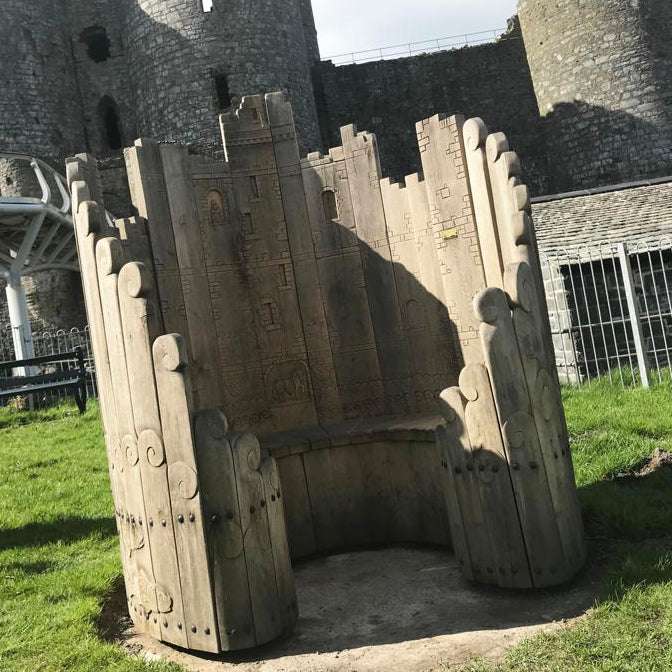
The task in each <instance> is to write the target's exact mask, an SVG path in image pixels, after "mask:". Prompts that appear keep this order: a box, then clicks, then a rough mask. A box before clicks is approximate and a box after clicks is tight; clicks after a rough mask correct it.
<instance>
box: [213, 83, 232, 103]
mask: <svg viewBox="0 0 672 672" xmlns="http://www.w3.org/2000/svg"><path fill="white" fill-rule="evenodd" d="M215 89H216V91H217V106H218V107H219V110H220V111H224V110H228V109H230V107H231V105H232V101H231V92H230V91H229V80H228V77H227V76H226V75H222V74H219V75H215Z"/></svg>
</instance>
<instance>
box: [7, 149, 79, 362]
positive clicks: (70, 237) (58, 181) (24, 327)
mask: <svg viewBox="0 0 672 672" xmlns="http://www.w3.org/2000/svg"><path fill="white" fill-rule="evenodd" d="M2 161H8V162H12V163H13V164H15V165H16V166H17V167H20V166H21V164H25V167H26V168H28V166H30V168H31V169H32V171H33V173H34V175H35V178H36V179H37V184H38V185H39V188H40V190H41V192H42V193H41V196H40V197H39V198H36V197H34V196H1V195H0V277H3V278H5V279H6V281H7V288H6V290H5V291H6V294H7V303H8V307H9V319H10V323H11V328H12V339H13V341H14V350H15V355H16V359H17V360H20V359H30V358H32V357H34V356H35V349H34V345H33V337H32V329H31V325H30V315H29V312H28V302H27V298H26V291H25V288H24V286H23V283H22V278H23V277H24V276H27V275H31V274H33V273H36V272H38V271H47V270H67V271H79V264H78V262H77V248H76V242H75V232H74V227H73V223H72V216H71V214H70V195H69V193H68V188H67V183H66V180H65V178H64V177H63V176H61V175H59V174H58V173H57V172H56V171H55V170H54V169H53V168H52V167H51V166H49V165H48V164H46V163H45V162H44V161H40V160H39V159H36V158H34V157H31V156H25V155H22V154H13V153H0V162H2ZM26 172H27V171H26ZM50 181H51V183H52V184H55V186H56V188H57V190H58V192H59V196H60V199H58V200H57V199H56V198H54V194H53V190H52V187H51V186H50ZM59 201H60V204H59Z"/></svg>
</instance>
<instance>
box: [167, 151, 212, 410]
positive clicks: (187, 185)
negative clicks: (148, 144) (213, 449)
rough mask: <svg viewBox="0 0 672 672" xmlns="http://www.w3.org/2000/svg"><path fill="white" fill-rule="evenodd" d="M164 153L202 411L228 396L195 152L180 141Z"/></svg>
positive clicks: (197, 400) (196, 392)
mask: <svg viewBox="0 0 672 672" xmlns="http://www.w3.org/2000/svg"><path fill="white" fill-rule="evenodd" d="M160 153H161V164H162V166H163V175H164V179H165V183H166V191H167V196H168V206H169V209H170V218H171V221H172V222H173V236H174V240H175V252H176V255H177V264H178V266H179V269H180V278H181V279H182V295H183V298H184V307H185V311H186V313H185V317H186V321H187V324H188V325H189V345H190V354H191V358H190V372H191V382H192V389H193V394H194V405H195V408H197V409H201V408H222V406H223V402H224V397H223V390H222V380H221V376H220V371H221V363H220V359H219V350H218V348H217V332H216V330H215V320H214V315H213V306H212V300H211V298H210V285H209V279H208V274H207V270H206V268H205V254H204V250H203V240H202V238H201V232H200V225H199V219H198V208H197V205H196V200H195V195H194V187H193V184H192V182H191V175H190V169H189V156H188V153H187V148H186V147H185V146H184V145H176V144H175V145H173V144H171V145H161V147H160Z"/></svg>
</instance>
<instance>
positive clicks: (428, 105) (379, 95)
mask: <svg viewBox="0 0 672 672" xmlns="http://www.w3.org/2000/svg"><path fill="white" fill-rule="evenodd" d="M316 81H317V88H318V104H319V107H320V116H321V123H322V126H323V134H324V136H325V140H326V141H327V143H328V144H329V145H331V146H333V145H335V144H337V142H338V135H339V128H340V127H341V126H344V125H345V124H348V123H355V124H357V125H358V126H359V127H360V128H368V129H370V130H371V131H374V132H375V133H376V136H377V138H378V144H379V148H380V155H381V161H382V163H383V165H384V166H385V167H386V169H387V170H388V171H389V175H390V176H391V177H394V178H401V177H402V176H403V175H406V174H408V173H412V172H415V171H417V170H419V169H420V155H419V154H418V152H417V147H416V138H415V133H414V131H413V129H414V125H415V123H416V122H417V121H418V119H422V118H423V117H428V116H430V115H432V114H435V113H437V112H442V113H446V114H454V113H456V112H459V113H460V114H465V115H466V116H479V117H482V118H483V119H485V120H486V122H487V123H488V126H489V127H490V128H492V129H493V130H497V131H503V132H505V133H506V134H507V136H508V137H509V138H510V139H511V141H512V143H513V144H514V145H515V146H516V148H517V149H518V153H519V155H520V157H521V161H522V163H523V170H524V173H525V177H526V180H527V182H528V184H529V185H530V188H531V189H533V191H534V192H536V193H544V192H545V191H546V180H545V175H546V165H545V161H546V155H545V152H544V148H543V143H541V142H540V121H539V115H538V112H537V101H536V98H535V95H534V88H533V84H532V78H531V76H530V70H529V67H528V64H527V59H526V55H525V46H524V44H523V41H522V38H521V35H520V31H519V29H518V26H517V24H516V23H513V25H512V27H511V30H510V31H509V32H508V33H507V34H506V35H505V36H504V37H503V39H501V40H500V41H499V42H497V43H494V44H487V45H482V46H476V47H465V48H463V49H457V50H454V51H442V52H437V53H432V54H424V55H419V56H414V57H409V58H400V59H395V60H388V61H376V62H371V63H363V64H358V65H345V66H335V65H333V64H332V63H331V62H325V63H321V64H320V65H319V66H318V68H317V71H316Z"/></svg>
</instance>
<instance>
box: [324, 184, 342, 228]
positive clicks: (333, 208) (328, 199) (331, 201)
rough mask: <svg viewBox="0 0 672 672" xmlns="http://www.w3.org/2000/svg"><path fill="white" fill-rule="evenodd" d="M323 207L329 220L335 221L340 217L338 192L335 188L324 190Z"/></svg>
mask: <svg viewBox="0 0 672 672" xmlns="http://www.w3.org/2000/svg"><path fill="white" fill-rule="evenodd" d="M322 209H323V210H324V217H325V219H326V220H327V222H334V221H338V220H339V219H340V217H339V213H338V203H337V201H336V192H335V191H334V190H333V189H325V190H324V191H323V192H322Z"/></svg>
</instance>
